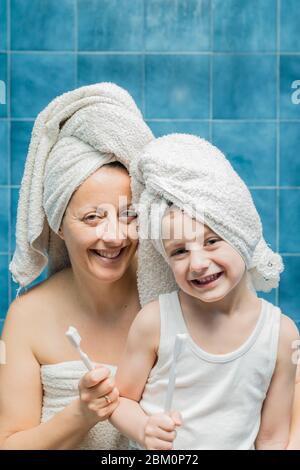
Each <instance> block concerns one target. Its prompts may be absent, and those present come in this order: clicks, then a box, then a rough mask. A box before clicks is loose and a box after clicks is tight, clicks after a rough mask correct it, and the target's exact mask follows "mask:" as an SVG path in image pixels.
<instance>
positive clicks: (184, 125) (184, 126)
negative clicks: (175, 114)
mask: <svg viewBox="0 0 300 470" xmlns="http://www.w3.org/2000/svg"><path fill="white" fill-rule="evenodd" d="M147 124H148V126H149V127H150V128H151V130H152V132H153V134H154V135H155V137H161V136H163V135H166V134H172V133H174V132H176V133H177V132H179V133H183V134H194V135H198V136H199V137H202V138H203V139H207V140H209V125H208V122H199V121H198V122H197V121H154V122H153V121H150V122H147Z"/></svg>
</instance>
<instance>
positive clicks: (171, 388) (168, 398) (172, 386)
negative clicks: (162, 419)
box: [164, 361, 176, 413]
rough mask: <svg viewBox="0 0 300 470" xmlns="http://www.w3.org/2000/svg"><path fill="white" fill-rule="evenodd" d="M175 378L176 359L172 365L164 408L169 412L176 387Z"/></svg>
mask: <svg viewBox="0 0 300 470" xmlns="http://www.w3.org/2000/svg"><path fill="white" fill-rule="evenodd" d="M175 380H176V363H175V361H174V362H173V364H172V366H171V370H170V375H169V382H168V388H167V394H166V399H165V408H164V410H165V413H169V412H170V411H171V407H172V401H173V395H174V389H175Z"/></svg>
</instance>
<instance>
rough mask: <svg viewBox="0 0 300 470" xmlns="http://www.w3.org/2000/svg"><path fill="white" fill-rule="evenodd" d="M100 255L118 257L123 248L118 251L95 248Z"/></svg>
mask: <svg viewBox="0 0 300 470" xmlns="http://www.w3.org/2000/svg"><path fill="white" fill-rule="evenodd" d="M95 251H96V252H97V253H98V255H100V256H102V258H116V257H117V256H119V254H120V253H121V250H116V251H105V250H95Z"/></svg>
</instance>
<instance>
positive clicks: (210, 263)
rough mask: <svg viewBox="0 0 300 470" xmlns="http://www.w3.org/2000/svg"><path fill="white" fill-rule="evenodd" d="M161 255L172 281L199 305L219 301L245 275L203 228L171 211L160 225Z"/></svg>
mask: <svg viewBox="0 0 300 470" xmlns="http://www.w3.org/2000/svg"><path fill="white" fill-rule="evenodd" d="M162 234H163V243H164V247H165V251H166V253H167V256H168V260H169V264H170V267H171V269H172V271H173V273H174V276H175V280H176V282H177V284H178V286H179V287H180V289H182V290H183V291H184V292H185V293H186V294H188V295H191V296H192V297H196V298H198V299H199V300H201V301H203V302H216V301H218V300H221V299H223V298H224V297H225V296H226V295H227V294H228V293H229V292H230V291H231V290H232V289H233V288H234V287H236V286H237V285H238V283H239V282H240V281H241V279H242V278H243V276H244V274H245V263H244V261H243V259H242V257H241V255H240V254H239V253H238V252H237V251H236V250H235V249H234V248H232V246H231V245H229V243H227V242H226V241H224V240H223V239H222V238H220V237H219V236H218V235H216V234H215V233H214V232H213V231H212V230H210V229H209V228H208V227H207V226H206V225H203V224H202V223H201V222H198V221H196V220H194V219H191V218H190V217H189V216H188V215H186V214H184V213H183V212H182V211H180V210H179V209H172V210H170V211H169V212H167V214H166V215H165V216H164V218H163V221H162Z"/></svg>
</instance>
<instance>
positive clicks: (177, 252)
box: [171, 248, 187, 256]
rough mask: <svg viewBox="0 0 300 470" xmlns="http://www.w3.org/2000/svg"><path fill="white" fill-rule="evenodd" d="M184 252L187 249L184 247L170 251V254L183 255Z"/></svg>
mask: <svg viewBox="0 0 300 470" xmlns="http://www.w3.org/2000/svg"><path fill="white" fill-rule="evenodd" d="M186 252H187V250H186V249H185V248H179V249H178V250H175V251H173V253H171V256H177V255H183V254H184V253H186Z"/></svg>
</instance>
